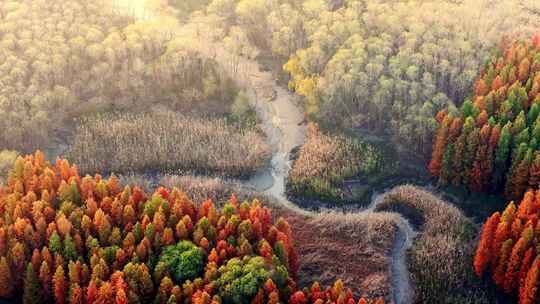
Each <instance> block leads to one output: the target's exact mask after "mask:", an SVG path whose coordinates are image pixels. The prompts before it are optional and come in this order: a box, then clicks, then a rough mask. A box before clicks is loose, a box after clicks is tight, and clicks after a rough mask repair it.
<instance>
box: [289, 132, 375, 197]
mask: <svg viewBox="0 0 540 304" xmlns="http://www.w3.org/2000/svg"><path fill="white" fill-rule="evenodd" d="M376 166H377V157H376V152H375V150H374V149H373V148H372V147H371V146H369V145H364V144H362V143H359V142H356V141H354V140H352V139H349V138H346V137H341V136H329V135H326V134H323V133H322V132H321V131H320V130H319V128H318V127H317V126H316V125H315V124H310V125H309V127H308V138H307V141H306V143H305V144H304V145H303V146H302V148H301V149H300V153H299V155H298V158H297V159H296V161H295V162H294V165H293V168H292V170H291V172H290V175H289V187H290V189H291V191H292V194H293V195H296V196H303V197H310V198H316V199H323V200H328V201H339V200H341V199H343V197H344V193H343V191H342V190H341V187H342V186H343V182H344V181H345V180H346V179H347V178H352V177H354V176H356V175H358V174H360V173H368V172H370V171H372V170H373V169H374V168H375V167H376Z"/></svg>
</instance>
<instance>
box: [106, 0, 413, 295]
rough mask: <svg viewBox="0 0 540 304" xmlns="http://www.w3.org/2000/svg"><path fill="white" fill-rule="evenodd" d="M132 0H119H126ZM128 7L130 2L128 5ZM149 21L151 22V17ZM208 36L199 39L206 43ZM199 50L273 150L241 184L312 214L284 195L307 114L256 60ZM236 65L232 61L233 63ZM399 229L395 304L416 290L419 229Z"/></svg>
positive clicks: (176, 32) (216, 48)
mask: <svg viewBox="0 0 540 304" xmlns="http://www.w3.org/2000/svg"><path fill="white" fill-rule="evenodd" d="M131 1H133V0H120V3H128V2H131ZM135 2H136V1H135ZM126 7H127V8H129V6H126ZM126 7H124V6H121V7H117V8H116V9H119V10H122V11H124V12H126V14H128V15H131V16H132V17H135V18H136V19H141V20H142V21H149V19H152V18H155V16H153V15H152V14H151V13H150V12H147V11H144V10H142V11H139V12H138V13H133V12H136V11H137V10H135V9H131V14H130V10H129V9H126ZM150 21H151V20H150ZM164 31H165V32H167V33H168V34H170V35H173V36H182V35H183V33H184V32H183V29H181V28H179V27H174V28H171V27H168V28H164ZM204 40H206V39H204V37H203V39H201V41H204ZM192 47H193V48H195V49H197V50H198V51H199V52H201V54H203V55H205V56H207V57H209V58H213V59H215V60H216V61H217V62H219V63H227V64H222V66H221V68H222V70H223V71H224V72H225V73H227V74H229V76H230V78H231V79H233V80H234V81H235V82H236V84H237V85H238V86H239V87H240V88H242V89H243V90H245V91H246V93H247V94H248V96H249V99H250V102H251V104H252V106H253V107H254V108H255V110H256V112H257V115H258V117H259V119H260V120H261V122H262V129H263V131H264V133H265V134H266V136H267V139H268V141H269V143H270V145H271V146H272V148H273V153H272V159H271V165H270V166H269V167H268V168H265V169H263V170H261V171H260V172H258V173H257V174H256V175H255V176H254V177H253V178H252V179H250V180H249V181H247V182H245V183H243V186H245V187H248V188H250V189H255V190H256V191H257V192H261V193H264V194H267V195H270V196H272V197H274V198H275V199H276V200H277V202H278V203H279V204H281V205H283V206H284V207H286V208H288V209H291V210H293V211H295V212H298V213H300V214H304V215H308V216H314V215H315V213H314V212H312V211H309V210H306V209H303V208H300V207H299V206H297V205H296V204H294V203H293V202H291V201H290V200H289V199H288V198H287V195H286V193H285V185H286V181H287V177H288V175H289V171H290V169H291V165H292V164H291V160H290V154H291V151H292V150H293V149H294V148H296V147H299V146H301V145H302V144H303V143H304V142H305V139H306V126H305V124H302V123H301V122H302V121H303V120H304V115H303V112H302V111H301V110H300V107H299V106H298V105H297V102H296V97H295V96H294V95H293V94H292V93H290V92H289V91H288V90H286V89H284V88H283V87H281V86H280V85H279V84H278V83H277V81H276V80H275V79H274V77H273V75H272V73H270V72H268V71H262V68H261V66H260V65H259V63H258V62H256V61H255V60H253V59H247V58H244V57H238V56H235V55H231V54H229V53H228V52H227V51H226V48H225V47H224V46H223V45H221V43H213V44H208V43H207V42H204V43H200V44H197V43H195V44H194V45H192ZM230 63H233V64H230ZM385 195H386V194H377V193H375V194H374V195H373V196H372V200H371V203H370V205H369V206H368V207H367V208H366V209H365V210H363V211H358V213H363V212H376V211H375V210H376V208H377V206H378V205H379V204H380V203H382V202H383V201H384V197H385ZM398 216H399V221H398V223H396V224H397V228H398V232H397V235H396V238H395V240H394V246H393V249H392V252H391V269H390V272H391V281H392V287H391V290H390V295H391V298H392V299H393V303H395V304H410V303H413V301H414V290H413V288H412V285H411V281H410V277H409V272H408V270H407V263H406V258H407V257H406V256H407V250H408V249H409V248H410V247H411V246H412V243H413V239H414V237H415V231H414V229H413V228H412V226H411V224H410V223H409V222H408V221H407V219H406V218H404V217H403V216H401V215H400V214H398Z"/></svg>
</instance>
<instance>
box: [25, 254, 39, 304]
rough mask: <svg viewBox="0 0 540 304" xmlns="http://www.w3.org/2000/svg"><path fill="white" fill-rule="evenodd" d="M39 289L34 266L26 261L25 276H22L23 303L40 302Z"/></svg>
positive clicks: (32, 303)
mask: <svg viewBox="0 0 540 304" xmlns="http://www.w3.org/2000/svg"><path fill="white" fill-rule="evenodd" d="M42 302H43V299H42V297H41V289H40V284H39V281H38V277H37V275H36V272H35V271H34V266H33V265H32V263H28V265H27V267H26V276H25V278H24V291H23V303H25V304H34V303H36V304H37V303H42Z"/></svg>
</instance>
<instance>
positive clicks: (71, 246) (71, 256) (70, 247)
mask: <svg viewBox="0 0 540 304" xmlns="http://www.w3.org/2000/svg"><path fill="white" fill-rule="evenodd" d="M78 256H79V255H78V254H77V249H76V248H75V243H74V242H73V239H72V238H71V235H69V234H68V235H66V237H65V238H64V250H63V257H64V258H65V259H66V260H67V261H75V260H77V258H78Z"/></svg>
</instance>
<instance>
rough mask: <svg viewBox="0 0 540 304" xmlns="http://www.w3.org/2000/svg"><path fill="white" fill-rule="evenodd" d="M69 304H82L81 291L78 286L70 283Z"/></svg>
mask: <svg viewBox="0 0 540 304" xmlns="http://www.w3.org/2000/svg"><path fill="white" fill-rule="evenodd" d="M68 303H69V304H82V303H83V291H82V289H81V287H80V286H79V284H77V283H72V284H71V286H70V287H69V301H68Z"/></svg>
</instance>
